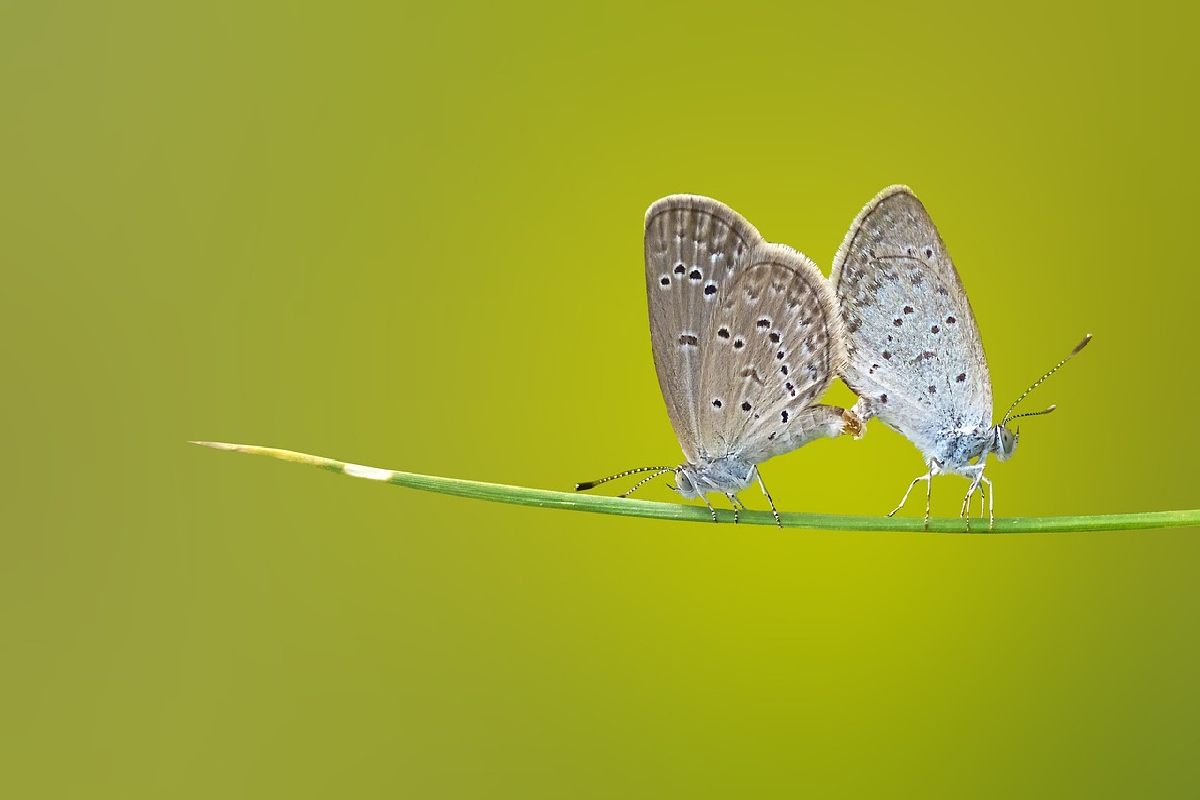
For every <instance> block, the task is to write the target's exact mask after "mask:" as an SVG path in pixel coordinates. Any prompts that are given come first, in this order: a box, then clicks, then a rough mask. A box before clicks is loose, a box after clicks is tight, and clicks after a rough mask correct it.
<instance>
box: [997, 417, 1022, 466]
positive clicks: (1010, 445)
mask: <svg viewBox="0 0 1200 800" xmlns="http://www.w3.org/2000/svg"><path fill="white" fill-rule="evenodd" d="M1020 440H1021V429H1020V428H1017V432H1016V433H1013V432H1012V431H1011V430H1010V429H1009V427H1008V426H1007V425H997V426H996V427H994V428H992V441H991V447H990V448H989V449H990V450H991V451H992V452H993V453H995V454H996V458H998V459H1000V460H1001V461H1008V460H1009V459H1010V458H1012V454H1013V453H1015V452H1016V451H1017V442H1019V441H1020Z"/></svg>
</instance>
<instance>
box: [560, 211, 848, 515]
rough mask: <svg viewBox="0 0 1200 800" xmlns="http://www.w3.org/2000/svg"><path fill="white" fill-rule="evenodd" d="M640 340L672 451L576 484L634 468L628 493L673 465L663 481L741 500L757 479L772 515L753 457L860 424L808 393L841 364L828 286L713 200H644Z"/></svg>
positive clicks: (819, 389)
mask: <svg viewBox="0 0 1200 800" xmlns="http://www.w3.org/2000/svg"><path fill="white" fill-rule="evenodd" d="M645 256H646V297H647V303H648V306H649V314H650V342H651V345H652V349H653V351H654V366H655V370H656V372H657V374H658V384H659V387H660V388H661V389H662V394H663V400H664V401H665V402H666V406H667V416H668V417H669V418H670V421H671V426H672V428H674V431H675V436H676V437H677V438H678V440H679V445H680V447H681V448H682V449H683V454H684V458H685V459H686V460H685V462H684V463H683V464H681V465H679V466H676V467H670V466H657V467H638V468H635V469H630V470H625V471H624V472H620V473H618V474H616V475H610V476H608V477H606V478H601V479H599V480H594V481H586V482H583V483H579V484H576V486H575V489H576V491H584V490H587V489H591V488H593V487H595V486H598V485H599V484H602V483H606V482H608V481H610V480H615V479H618V478H623V477H626V476H629V475H633V474H636V473H641V472H652V473H653V474H652V475H650V476H648V477H646V478H643V479H642V480H640V481H638V482H637V483H636V484H634V486H633V487H632V488H630V489H629V490H627V491H626V492H624V493H623V494H622V495H621V497H628V496H629V495H630V494H632V493H633V492H634V491H636V490H637V489H638V488H639V487H641V486H642V485H644V484H645V483H647V482H648V481H651V480H653V479H654V478H657V477H658V476H660V475H664V474H666V473H668V472H673V473H674V478H675V486H674V488H675V489H676V490H677V491H678V492H679V494H680V495H681V496H683V497H685V498H696V497H698V498H700V499H701V500H702V501H703V502H704V504H705V505H706V506H707V507H708V510H709V512H710V513H711V514H712V518H713V521H714V522H715V521H716V520H717V513H716V511H715V510H714V509H713V507H712V504H711V503H710V502H709V501H708V497H707V496H708V495H710V494H723V495H725V497H726V498H728V500H729V502H730V503H731V504H732V505H733V509H734V521H735V522H736V521H737V512H738V508H739V507H741V508H744V507H745V506H743V505H742V503H741V501H740V500H739V499H738V497H737V493H738V492H740V491H742V490H744V489H746V488H747V487H748V486H750V484H751V483H754V482H757V483H758V485H759V487H760V488H761V489H762V492H763V494H764V495H765V496H766V498H767V502H768V503H770V505H771V511H772V513H773V514H774V515H775V521H776V523H777V524H781V523H780V518H779V512H778V511H777V510H776V508H775V503H774V501H773V500H772V499H771V495H770V492H768V491H767V487H766V484H765V483H764V482H763V480H762V476H761V475H760V474H759V469H758V465H759V464H761V463H763V462H764V461H766V460H767V459H769V458H771V457H772V456H776V455H780V454H783V453H787V452H790V451H792V450H795V449H797V448H799V447H801V446H803V445H805V444H807V443H808V442H811V441H813V440H815V439H818V438H822V437H827V436H828V437H832V436H838V435H840V434H842V433H850V434H853V435H855V436H857V435H859V434H860V433H861V431H862V424H861V421H860V420H859V419H858V417H856V416H855V415H854V414H852V413H850V412H849V411H847V410H845V409H843V408H838V407H836V406H829V405H818V404H816V401H817V400H818V399H819V398H820V397H821V395H822V394H824V392H825V390H826V389H827V388H828V387H829V385H830V383H831V381H832V380H833V377H834V375H835V374H836V373H837V371H838V370H839V369H840V368H841V366H842V363H843V360H844V356H843V348H842V338H841V337H842V330H841V328H842V325H841V321H840V319H839V318H838V313H837V305H836V302H835V300H834V297H833V293H832V291H831V290H830V287H829V285H828V283H827V282H826V281H825V280H824V277H823V276H822V274H821V272H820V271H819V270H818V269H817V267H816V266H815V265H814V264H813V263H812V262H811V261H810V260H809V259H808V258H806V257H805V256H804V255H802V254H801V253H798V252H796V251H795V250H793V249H792V248H790V247H787V246H786V245H782V244H773V243H770V242H767V241H764V240H763V238H762V236H761V235H760V234H759V233H758V231H757V230H755V228H754V227H753V226H752V225H751V224H750V223H749V222H747V221H746V220H745V219H744V218H743V217H742V216H741V215H740V214H738V213H737V212H735V211H734V210H733V209H731V208H729V207H728V206H726V205H724V204H723V203H720V202H718V201H716V200H712V199H710V198H707V197H699V196H696V195H671V196H669V197H664V198H662V199H661V200H659V201H657V202H655V203H654V204H653V205H651V206H650V209H649V210H648V211H647V212H646V227H645Z"/></svg>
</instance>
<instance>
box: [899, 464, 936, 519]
mask: <svg viewBox="0 0 1200 800" xmlns="http://www.w3.org/2000/svg"><path fill="white" fill-rule="evenodd" d="M932 479H933V462H930V464H929V472H927V473H925V474H924V475H918V476H917V477H915V478H913V479H912V483H910V484H909V485H908V489H907V490H905V492H904V497H901V498H900V504H899V505H897V506H896V507H895V508H893V509H892V510H891V511H889V512H888V516H889V517H894V516H896V513H897V512H898V511H899V510H900V509H902V508H904V504H905V503H907V502H908V496H909V495H910V494H912V490H913V488H914V487H916V485H917V484H918V483H920V482H921V481H925V482H926V483H928V484H929V485H928V486H926V488H925V527H926V528H928V527H929V501H930V495H931V494H932V492H933V480H932Z"/></svg>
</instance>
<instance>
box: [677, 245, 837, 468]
mask: <svg viewBox="0 0 1200 800" xmlns="http://www.w3.org/2000/svg"><path fill="white" fill-rule="evenodd" d="M716 309H717V311H716V314H715V315H714V316H713V319H712V325H711V326H710V327H709V328H707V329H706V330H705V332H704V334H703V338H702V340H701V341H700V342H699V349H700V351H701V354H702V358H703V368H702V371H701V377H700V392H701V394H700V445H701V448H702V449H703V450H704V451H705V454H706V455H708V456H710V457H714V458H719V457H721V456H726V455H734V456H738V457H739V458H742V459H744V460H747V461H750V462H751V463H760V462H761V461H764V460H766V459H767V458H770V457H771V456H772V455H777V454H779V453H783V452H786V451H788V450H792V449H795V448H796V447H799V446H800V445H802V444H804V443H805V442H807V441H809V440H810V439H813V438H816V437H817V436H828V435H835V434H836V433H838V432H840V431H841V429H842V424H841V409H835V410H830V409H825V407H818V408H820V409H821V411H819V412H816V411H814V408H813V404H814V403H815V402H816V401H817V400H818V399H819V398H820V396H821V395H822V394H824V393H825V390H826V389H828V388H829V384H830V382H831V381H832V380H833V376H834V375H835V374H836V372H837V370H838V368H839V367H840V366H841V362H842V358H843V356H842V345H841V322H840V320H839V319H838V315H837V306H836V301H835V300H834V297H833V293H832V291H831V290H830V287H829V285H828V284H827V283H826V281H825V279H824V276H822V275H821V273H820V271H819V270H818V269H817V267H816V265H814V264H813V263H812V262H811V261H809V260H808V259H807V258H806V257H805V256H803V255H802V254H800V253H798V252H796V251H795V250H793V249H791V248H790V247H787V246H786V245H781V244H769V243H763V244H761V245H759V246H758V247H757V248H755V250H754V252H753V253H752V254H751V258H750V259H749V261H748V263H747V264H746V265H745V266H744V267H743V268H742V269H741V270H740V271H739V272H738V273H737V274H736V275H734V276H733V279H732V280H731V281H729V282H728V283H727V284H726V287H725V289H724V290H723V291H722V292H721V293H720V294H719V295H718V302H717V306H716ZM827 412H828V413H827ZM830 425H832V426H833V427H832V429H831V428H830V427H829V426H830Z"/></svg>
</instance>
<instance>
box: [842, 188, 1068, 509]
mask: <svg viewBox="0 0 1200 800" xmlns="http://www.w3.org/2000/svg"><path fill="white" fill-rule="evenodd" d="M829 281H830V284H831V285H832V286H833V289H834V292H835V294H836V297H837V301H838V307H839V309H840V317H841V322H842V325H843V328H844V333H845V345H846V360H845V361H844V362H843V364H842V367H841V369H840V371H839V374H840V376H841V378H842V379H843V380H844V381H845V382H846V384H847V385H848V386H850V388H851V389H852V390H853V391H854V392H855V394H857V395H858V397H859V400H858V402H857V403H856V404H855V406H854V408H853V412H854V413H855V414H856V415H858V416H859V417H860V418H861V419H863V420H864V421H866V420H869V419H870V418H871V417H879V419H880V420H881V421H882V422H883V423H884V424H885V425H887V426H888V427H889V428H892V429H893V430H896V431H899V432H900V433H902V434H903V435H904V436H905V437H907V438H908V439H909V441H911V442H912V443H913V444H914V445H916V447H917V449H918V450H920V451H921V456H922V458H923V460H924V461H925V467H926V470H925V472H924V473H923V474H922V475H919V476H917V477H916V478H914V479H913V481H912V482H911V483H910V484H909V486H908V490H907V491H906V492H905V493H904V497H903V499H901V501H900V504H899V505H898V506H896V508H895V509H893V510H892V512H891V514H889V515H888V516H892V515H894V514H895V513H896V512H898V511H899V510H900V509H901V508H903V507H904V504H905V503H906V502H907V501H908V497H909V494H911V492H912V490H913V488H914V487H915V486H916V485H917V484H918V483H920V482H921V481H925V482H926V492H925V527H926V528H928V527H929V503H930V498H931V493H932V478H933V476H935V475H942V474H949V475H963V476H965V477H967V478H968V479H970V481H971V484H970V488H969V489H968V490H967V493H966V496H965V497H964V498H963V503H962V510H961V512H960V516H964V517H966V519H967V527H968V529H969V528H970V515H969V513H968V510H969V506H970V502H971V498H972V497H973V496H974V494H975V491H976V490H977V489H978V490H980V492H981V494H980V503H981V504H982V503H983V498H984V495H985V494H986V495H988V496H987V503H988V520H989V527H990V526H991V525H993V524H994V523H995V514H994V511H993V509H994V505H995V494H994V492H989V490H991V489H992V482H991V481H990V480H989V479H988V478H987V477H985V476H984V474H983V473H984V468H985V466H986V464H987V459H988V456H989V455H991V454H993V453H994V454H995V455H996V457H997V458H998V459H999V460H1001V461H1005V460H1007V459H1008V458H1010V457H1011V456H1012V454H1013V452H1014V451H1015V450H1016V447H1017V442H1018V441H1019V439H1020V429H1019V428H1018V429H1017V431H1015V432H1014V431H1013V430H1012V429H1010V428H1009V423H1010V422H1012V421H1013V420H1015V419H1019V418H1021V417H1029V416H1040V415H1042V414H1048V413H1050V412H1051V411H1053V410H1054V409H1055V406H1050V407H1049V408H1046V409H1044V410H1042V411H1032V412H1026V413H1024V414H1014V413H1013V412H1014V411H1015V410H1016V408H1017V406H1018V405H1019V404H1020V403H1021V401H1022V400H1024V399H1025V398H1026V397H1027V396H1028V395H1029V393H1030V392H1032V391H1033V390H1034V389H1036V388H1037V387H1038V386H1040V385H1041V384H1042V382H1043V381H1045V380H1046V379H1047V378H1049V377H1050V376H1051V375H1053V374H1054V373H1055V372H1057V371H1058V370H1059V369H1060V368H1061V367H1062V366H1063V365H1064V364H1066V363H1067V361H1069V360H1070V359H1071V358H1073V357H1074V356H1075V355H1076V354H1078V353H1079V351H1080V350H1082V349H1083V348H1084V347H1085V346H1086V345H1087V344H1088V342H1089V341H1091V334H1088V336H1086V337H1085V338H1084V339H1083V341H1082V342H1080V343H1079V344H1078V345H1077V346H1076V347H1075V349H1074V350H1072V351H1071V353H1070V355H1068V356H1067V357H1066V358H1064V359H1063V360H1062V361H1060V362H1059V363H1058V364H1056V365H1055V366H1054V368H1053V369H1051V370H1050V371H1049V372H1047V373H1046V374H1045V375H1043V376H1042V377H1041V378H1039V379H1038V380H1037V381H1036V382H1034V384H1033V385H1032V386H1030V387H1029V388H1028V389H1026V390H1025V392H1024V393H1023V394H1022V395H1021V396H1020V397H1018V398H1017V399H1016V401H1015V402H1014V403H1013V404H1012V405H1011V406H1009V409H1008V411H1007V412H1006V413H1005V414H1004V417H1003V418H1002V419H1001V420H1000V422H999V423H998V424H995V425H993V424H992V383H991V378H990V377H989V374H988V364H987V359H986V358H985V357H984V354H983V341H982V340H981V339H980V336H979V327H978V325H977V324H976V323H975V315H974V314H973V313H972V312H971V304H970V302H969V301H968V300H967V294H966V292H965V291H964V290H963V285H962V281H961V280H960V279H959V276H958V271H957V270H956V269H955V268H954V262H953V261H951V260H950V254H949V253H948V252H947V250H946V246H945V244H944V243H943V241H942V237H941V236H940V235H939V234H938V230H937V228H936V227H935V226H934V224H933V220H932V219H931V218H930V216H929V213H928V212H927V211H926V210H925V206H924V205H922V204H921V201H920V200H918V199H917V198H916V196H915V195H914V194H913V193H912V190H910V189H909V188H908V187H907V186H891V187H889V188H887V189H884V190H883V191H882V192H880V193H879V194H878V195H877V196H876V197H875V199H874V200H872V201H871V202H870V203H868V204H867V205H866V207H865V208H863V210H862V211H861V212H860V213H859V215H858V216H857V217H856V218H855V220H854V222H853V223H852V224H851V226H850V231H849V232H848V233H847V234H846V238H845V241H843V242H842V246H841V247H840V248H839V249H838V252H837V256H836V257H835V259H834V265H833V272H832V274H831V275H830V278H829ZM981 486H982V487H983V488H981Z"/></svg>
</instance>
